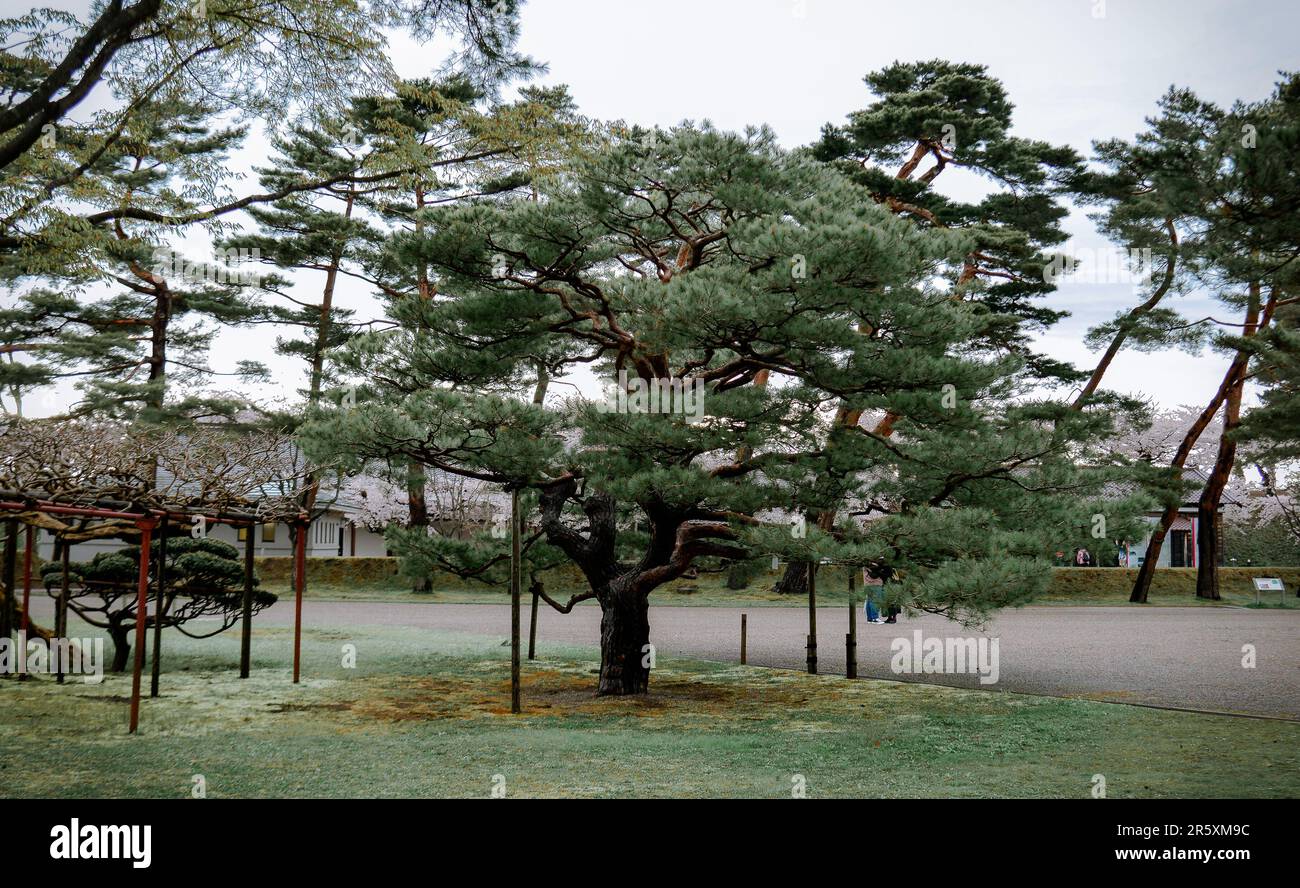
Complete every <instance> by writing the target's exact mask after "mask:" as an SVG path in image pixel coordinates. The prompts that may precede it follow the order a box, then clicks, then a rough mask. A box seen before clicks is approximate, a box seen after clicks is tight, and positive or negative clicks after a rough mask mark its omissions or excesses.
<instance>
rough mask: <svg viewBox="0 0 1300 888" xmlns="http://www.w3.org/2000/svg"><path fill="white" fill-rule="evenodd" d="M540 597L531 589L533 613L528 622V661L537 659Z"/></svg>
mask: <svg viewBox="0 0 1300 888" xmlns="http://www.w3.org/2000/svg"><path fill="white" fill-rule="evenodd" d="M539 597H540V596H539V595H538V594H537V590H536V589H535V588H534V589H533V613H532V616H531V617H529V620H528V659H530V660H532V659H535V658H536V657H537V599H538V598H539Z"/></svg>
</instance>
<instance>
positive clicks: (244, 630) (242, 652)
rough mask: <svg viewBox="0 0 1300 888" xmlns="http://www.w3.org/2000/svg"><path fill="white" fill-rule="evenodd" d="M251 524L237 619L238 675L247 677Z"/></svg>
mask: <svg viewBox="0 0 1300 888" xmlns="http://www.w3.org/2000/svg"><path fill="white" fill-rule="evenodd" d="M253 529H254V528H253V526H252V525H250V526H249V528H248V538H247V539H245V540H244V609H243V613H242V614H241V615H240V620H239V624H240V625H239V677H240V678H248V671H249V661H250V660H251V656H252V651H253Z"/></svg>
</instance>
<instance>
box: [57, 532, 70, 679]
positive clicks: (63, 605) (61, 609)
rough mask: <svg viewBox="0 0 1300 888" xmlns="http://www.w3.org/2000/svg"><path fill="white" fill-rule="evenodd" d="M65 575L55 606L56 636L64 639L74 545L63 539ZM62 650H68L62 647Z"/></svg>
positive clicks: (61, 673)
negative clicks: (70, 563) (69, 565)
mask: <svg viewBox="0 0 1300 888" xmlns="http://www.w3.org/2000/svg"><path fill="white" fill-rule="evenodd" d="M62 557H63V576H62V577H61V578H60V579H61V582H60V585H59V600H58V602H57V603H56V604H55V606H54V637H55V638H56V639H59V640H60V641H62V640H63V639H64V638H66V637H67V635H68V594H69V593H70V592H71V591H72V582H71V577H70V575H69V567H68V562H69V560H70V559H71V557H72V547H71V546H70V545H68V542H67V540H64V541H63V553H62ZM60 650H66V647H61V648H60ZM58 682H59V684H63V658H62V657H60V658H59V676H58Z"/></svg>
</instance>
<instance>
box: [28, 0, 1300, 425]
mask: <svg viewBox="0 0 1300 888" xmlns="http://www.w3.org/2000/svg"><path fill="white" fill-rule="evenodd" d="M60 5H65V4H60ZM66 6H67V7H70V8H76V7H77V6H82V7H83V8H84V4H79V3H75V2H68V3H67V4H66ZM1297 34H1300V2H1296V0H1253V2H1252V0H1241V2H1236V3H1231V2H1216V0H1104V2H1103V0H926V2H915V3H902V2H898V0H889V2H875V0H639V2H637V0H602V2H594V0H530V2H528V3H527V4H526V6H525V9H524V14H523V24H522V41H521V47H522V49H523V50H524V51H525V52H527V53H528V54H529V55H531V56H533V57H534V58H535V59H537V60H539V61H542V62H545V63H547V64H548V65H549V72H548V73H547V74H546V75H545V76H544V77H542V78H541V80H540V82H542V83H546V84H559V83H566V84H568V85H569V87H570V89H571V91H572V94H573V96H574V98H575V99H576V100H577V102H578V105H579V108H580V110H581V111H582V112H583V113H584V114H586V115H588V116H591V117H596V118H601V119H615V118H618V119H623V120H625V121H627V122H628V123H639V124H643V125H647V126H650V125H659V126H665V127H667V126H671V125H673V124H676V123H678V122H680V121H682V120H684V119H693V120H697V121H698V120H703V119H706V118H707V119H709V120H711V121H712V122H713V123H714V124H715V125H717V126H719V127H721V128H724V129H740V128H743V127H744V126H746V125H750V124H767V125H769V126H770V127H772V129H773V130H775V132H776V133H777V135H778V137H779V138H780V140H781V142H782V143H783V144H784V145H787V146H789V147H794V146H798V145H802V144H806V143H808V142H810V141H812V140H813V139H814V138H816V136H817V134H818V131H819V130H820V128H821V126H822V125H823V124H824V123H826V122H836V123H838V122H840V121H842V120H843V118H844V115H845V114H846V113H847V112H849V111H852V110H855V109H858V108H862V107H864V106H865V105H866V104H867V103H868V102H869V101H870V98H869V95H868V92H867V90H866V87H865V86H864V85H863V83H862V76H863V75H864V74H865V73H867V72H868V71H871V70H875V69H877V68H880V67H882V66H884V65H887V64H889V63H891V62H893V61H895V60H903V61H910V60H919V59H929V58H943V59H947V60H950V61H954V62H977V63H981V64H984V65H987V66H988V68H989V70H990V72H991V73H992V74H993V75H994V76H996V77H998V78H999V79H1001V80H1002V82H1003V83H1004V84H1005V85H1006V87H1007V90H1008V93H1009V95H1010V97H1011V100H1012V101H1013V102H1014V103H1015V105H1016V112H1015V130H1016V133H1017V134H1018V135H1022V136H1025V137H1030V138H1035V139H1043V140H1047V141H1049V142H1054V143H1064V144H1068V145H1071V146H1073V147H1074V148H1076V149H1077V150H1079V151H1080V152H1083V153H1087V152H1088V150H1089V146H1090V143H1091V141H1092V140H1094V139H1101V138H1108V137H1123V138H1132V137H1133V135H1134V134H1135V133H1137V132H1138V131H1139V130H1141V129H1142V127H1143V118H1144V117H1145V116H1147V115H1149V114H1151V113H1152V112H1153V110H1154V108H1155V102H1156V100H1157V99H1158V98H1159V96H1160V95H1161V94H1162V93H1163V92H1164V91H1165V90H1166V89H1168V88H1169V86H1170V85H1178V86H1188V87H1191V88H1192V89H1194V90H1195V91H1196V92H1198V93H1199V94H1200V95H1201V96H1202V97H1203V98H1206V99H1209V100H1212V101H1215V102H1219V103H1222V104H1230V103H1231V102H1232V101H1233V100H1235V99H1246V100H1257V99H1261V98H1264V97H1265V96H1266V95H1267V94H1268V93H1269V92H1270V91H1271V89H1272V86H1273V84H1274V83H1275V81H1276V79H1277V77H1276V75H1277V72H1278V71H1279V70H1295V69H1298V68H1300V49H1297V40H1296V35H1297ZM393 58H394V61H395V64H396V65H397V67H398V70H399V73H401V74H402V75H404V76H417V75H421V74H427V73H430V69H431V67H434V66H436V65H434V64H432V59H431V54H430V53H429V52H428V51H427V50H424V49H421V48H418V47H415V46H412V45H410V44H409V43H407V42H406V41H404V40H401V39H398V40H395V41H394V44H393ZM264 159H265V154H264V153H263V151H262V148H261V147H260V146H258V145H256V144H250V147H249V148H248V149H246V150H245V151H244V152H242V153H241V155H240V156H238V157H236V158H235V159H234V160H235V163H236V164H237V165H239V166H242V167H247V166H249V165H251V164H253V163H261V162H263V161H264ZM941 181H942V180H941ZM1069 230H1070V232H1071V234H1072V241H1071V244H1070V247H1073V248H1092V247H1100V246H1104V245H1105V242H1104V241H1102V240H1101V239H1099V238H1098V236H1097V235H1096V233H1095V231H1094V230H1093V226H1092V223H1091V222H1090V221H1089V220H1088V219H1087V217H1086V216H1085V215H1083V214H1082V213H1080V212H1077V211H1076V212H1075V213H1074V214H1073V215H1072V217H1071V219H1070V221H1069ZM303 283H304V285H311V286H319V284H318V283H313V282H312V280H311V278H309V277H308V278H305V279H303ZM339 298H340V302H341V304H342V305H344V306H345V307H352V308H356V309H358V313H359V314H361V315H366V314H373V313H374V307H373V306H374V303H373V301H372V300H371V299H370V297H369V295H368V294H367V293H365V292H364V290H363V289H362V288H360V287H358V286H356V285H351V286H350V289H347V290H346V291H345V292H344V293H342V294H340V297H339ZM1131 303H1132V287H1131V286H1129V285H1125V284H1085V283H1065V284H1063V285H1062V287H1061V288H1060V290H1059V291H1058V293H1057V294H1055V295H1054V296H1053V297H1052V299H1051V301H1050V302H1049V304H1053V305H1055V306H1057V307H1059V308H1062V309H1065V310H1068V311H1070V312H1071V313H1072V317H1070V318H1069V319H1067V320H1065V321H1063V322H1062V323H1061V324H1060V325H1058V326H1057V327H1056V328H1055V329H1054V330H1053V331H1052V332H1051V333H1050V334H1049V335H1048V336H1047V337H1045V338H1044V340H1043V342H1042V344H1041V347H1042V348H1043V350H1045V351H1047V352H1049V353H1050V354H1052V355H1053V356H1055V357H1058V358H1061V359H1064V360H1070V361H1074V362H1076V363H1077V364H1079V365H1081V366H1091V363H1092V362H1093V357H1092V356H1091V355H1090V354H1089V353H1088V351H1087V350H1086V349H1085V348H1084V347H1083V345H1082V342H1081V339H1082V336H1083V333H1084V331H1085V330H1086V329H1087V328H1088V327H1089V326H1091V325H1093V324H1095V323H1097V322H1098V321H1100V320H1103V319H1105V318H1107V317H1110V316H1112V315H1113V314H1114V313H1115V312H1116V311H1118V310H1120V309H1121V308H1124V307H1127V306H1128V305H1130V304H1131ZM1181 305H1182V307H1183V309H1184V310H1185V311H1186V313H1187V314H1189V315H1192V316H1194V317H1196V318H1200V317H1202V316H1204V315H1207V314H1210V313H1211V306H1212V303H1211V301H1210V300H1209V298H1208V296H1206V295H1204V294H1200V295H1193V296H1190V297H1186V298H1185V299H1184V300H1183V301H1182V303H1181ZM273 342H274V333H273V332H271V331H269V330H259V331H254V332H251V333H250V332H247V331H238V332H233V333H226V334H223V336H222V337H221V338H220V340H219V342H218V349H217V351H216V353H215V354H214V356H213V363H214V366H215V367H217V368H218V369H229V368H230V367H232V366H233V365H234V362H235V361H236V360H240V359H247V358H259V359H262V360H265V361H266V363H268V364H269V365H270V366H271V367H272V368H273V370H274V371H275V372H276V375H277V378H278V380H279V382H280V384H281V386H282V388H283V390H284V391H285V392H286V393H288V392H292V390H293V389H295V388H297V387H299V386H301V385H302V380H301V379H300V378H299V376H300V370H299V367H300V365H299V364H298V363H296V362H289V361H286V360H284V359H280V358H277V357H275V356H274V355H273V354H272V353H271V351H270V349H271V346H272V344H273ZM1226 364H1227V361H1226V359H1225V358H1223V357H1221V356H1219V355H1217V354H1213V353H1206V354H1203V355H1201V356H1199V357H1196V356H1189V355H1185V354H1179V353H1160V354H1156V355H1145V354H1134V353H1128V354H1122V355H1121V356H1120V357H1119V358H1118V359H1117V360H1116V362H1115V364H1114V365H1113V368H1112V370H1111V371H1110V374H1109V375H1108V376H1107V380H1106V385H1107V386H1108V387H1110V388H1114V389H1119V390H1122V391H1125V392H1128V393H1134V394H1136V393H1143V394H1146V395H1148V396H1150V397H1153V398H1155V399H1156V400H1158V401H1159V402H1161V403H1162V404H1165V405H1168V406H1173V405H1176V404H1180V403H1198V402H1204V401H1205V400H1206V399H1207V398H1208V397H1209V395H1210V394H1212V393H1213V391H1214V389H1215V388H1216V387H1217V385H1218V383H1219V380H1220V379H1221V377H1222V373H1223V369H1224V368H1225V367H1226ZM262 394H263V395H266V394H270V393H262ZM65 398H66V395H56V396H55V397H53V398H47V399H45V400H44V403H39V402H38V403H33V404H31V405H29V406H30V407H31V408H32V409H31V411H30V412H32V413H34V414H39V413H47V412H51V411H52V410H55V409H58V408H59V407H60V406H62V403H61V402H64V401H65Z"/></svg>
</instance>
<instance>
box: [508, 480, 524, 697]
mask: <svg viewBox="0 0 1300 888" xmlns="http://www.w3.org/2000/svg"><path fill="white" fill-rule="evenodd" d="M519 536H520V534H519V491H518V490H517V489H516V490H512V491H511V492H510V711H511V712H512V713H517V712H519V711H520V707H519V580H520V565H519V560H520V557H521V555H522V552H521V550H520V547H519Z"/></svg>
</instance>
